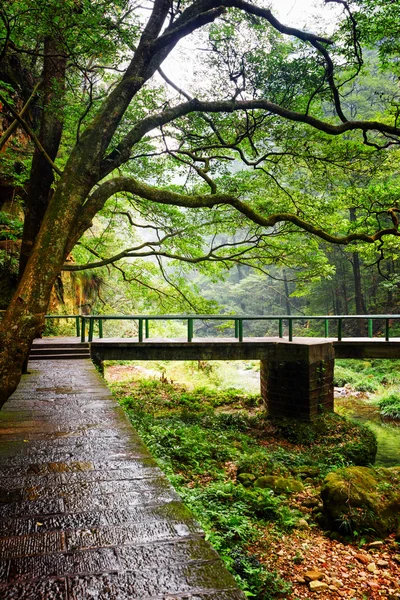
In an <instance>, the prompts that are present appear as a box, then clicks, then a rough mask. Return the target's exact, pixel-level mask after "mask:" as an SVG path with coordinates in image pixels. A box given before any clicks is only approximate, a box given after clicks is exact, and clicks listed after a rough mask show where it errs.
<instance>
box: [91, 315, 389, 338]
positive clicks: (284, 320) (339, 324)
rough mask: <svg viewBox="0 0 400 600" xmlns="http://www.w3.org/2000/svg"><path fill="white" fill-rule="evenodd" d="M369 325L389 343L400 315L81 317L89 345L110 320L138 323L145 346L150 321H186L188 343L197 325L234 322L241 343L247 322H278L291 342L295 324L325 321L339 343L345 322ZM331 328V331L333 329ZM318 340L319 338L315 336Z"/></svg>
mask: <svg viewBox="0 0 400 600" xmlns="http://www.w3.org/2000/svg"><path fill="white" fill-rule="evenodd" d="M360 319H361V320H363V321H367V330H368V337H369V338H372V337H373V322H374V321H376V320H381V321H383V322H384V329H385V341H387V342H388V341H389V340H390V322H391V321H393V320H399V319H400V315H312V316H292V315H277V316H275V315H269V316H265V315H196V314H192V315H85V316H82V317H81V320H82V323H81V341H82V342H84V341H85V340H86V327H87V329H88V341H89V342H91V341H92V340H93V337H94V327H95V323H96V321H97V322H98V334H99V338H103V321H108V320H121V321H122V320H123V321H126V320H129V321H136V322H137V324H138V341H139V342H143V340H144V339H148V338H149V332H150V321H186V324H187V341H188V342H192V340H193V337H194V323H195V321H230V322H232V323H233V325H234V331H235V333H234V335H235V338H236V339H237V340H238V341H239V342H243V326H244V323H245V322H247V321H278V336H279V338H283V337H284V334H283V333H284V326H285V325H286V326H287V333H288V340H289V342H292V341H293V337H294V335H293V328H294V324H295V322H299V321H303V322H306V321H313V320H314V321H316V320H319V321H323V323H324V336H325V338H329V337H334V338H336V339H337V340H338V341H341V340H342V338H343V332H344V322H345V321H351V320H360ZM335 321H336V327H335V335H333V336H332V335H331V336H330V335H329V333H330V330H331V331H332V323H333V324H335V323H334V322H335ZM330 325H331V327H330ZM313 337H318V336H313Z"/></svg>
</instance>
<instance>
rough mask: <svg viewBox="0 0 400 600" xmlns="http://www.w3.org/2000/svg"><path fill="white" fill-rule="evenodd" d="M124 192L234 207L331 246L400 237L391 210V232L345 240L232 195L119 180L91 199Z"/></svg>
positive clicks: (197, 204) (198, 205) (254, 219)
mask: <svg viewBox="0 0 400 600" xmlns="http://www.w3.org/2000/svg"><path fill="white" fill-rule="evenodd" d="M121 192H130V193H131V194H134V195H136V196H139V197H140V198H145V199H147V200H150V201H152V202H156V203H158V204H167V205H172V206H182V207H186V208H213V207H215V206H218V205H226V206H232V207H233V208H235V209H236V210H237V211H239V212H240V213H241V214H243V215H244V216H245V217H247V218H248V219H249V220H250V221H252V222H253V223H256V224H257V225H261V226H262V227H274V226H275V225H277V224H278V223H292V224H293V225H295V226H296V227H299V228H300V229H302V230H303V231H306V232H308V233H311V234H312V235H315V236H317V237H319V238H321V239H323V240H325V241H327V242H329V243H332V244H344V245H346V244H349V243H351V242H356V241H363V242H367V243H373V242H376V241H377V240H381V239H382V237H383V236H385V235H394V236H399V235H400V233H399V230H398V221H397V216H396V214H395V213H396V212H398V211H397V209H390V210H389V211H387V212H388V214H389V215H390V217H391V219H392V223H393V227H391V228H385V229H380V230H379V231H376V232H375V233H373V234H370V235H368V234H366V233H350V234H348V235H345V236H336V235H332V234H330V233H328V232H327V231H324V230H323V229H321V228H319V227H317V226H315V225H313V224H311V223H309V222H308V221H306V220H305V219H302V218H300V217H299V216H298V215H295V214H292V213H286V212H282V213H275V214H272V215H269V216H263V215H261V214H260V213H258V212H256V211H255V210H254V209H252V208H251V206H249V204H247V203H245V202H243V201H242V200H240V199H239V198H236V197H235V196H232V195H230V194H222V193H216V194H212V195H209V194H197V195H189V194H179V193H176V192H171V191H169V190H163V189H160V188H156V187H154V186H150V185H147V184H145V183H142V182H139V181H138V180H136V179H134V178H129V177H118V178H116V179H112V180H109V181H106V182H105V183H103V184H102V185H101V186H100V187H99V188H98V189H97V190H96V191H95V192H94V193H93V195H92V197H94V196H96V199H97V201H98V202H101V203H102V205H104V203H105V202H106V201H107V199H108V198H110V197H111V196H113V195H114V194H117V193H121Z"/></svg>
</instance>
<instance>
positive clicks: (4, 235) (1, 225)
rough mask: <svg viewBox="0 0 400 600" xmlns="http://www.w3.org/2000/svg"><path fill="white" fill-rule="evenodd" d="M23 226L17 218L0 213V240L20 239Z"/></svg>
mask: <svg viewBox="0 0 400 600" xmlns="http://www.w3.org/2000/svg"><path fill="white" fill-rule="evenodd" d="M23 226H24V224H23V221H21V219H19V218H18V217H16V216H14V215H10V214H9V213H6V212H4V211H0V240H12V241H15V240H19V239H21V237H22V229H23Z"/></svg>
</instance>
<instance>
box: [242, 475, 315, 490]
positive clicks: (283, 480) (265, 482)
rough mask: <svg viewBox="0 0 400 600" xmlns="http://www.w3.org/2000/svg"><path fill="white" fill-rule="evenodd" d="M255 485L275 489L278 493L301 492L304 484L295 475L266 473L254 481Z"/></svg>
mask: <svg viewBox="0 0 400 600" xmlns="http://www.w3.org/2000/svg"><path fill="white" fill-rule="evenodd" d="M254 487H256V488H261V489H265V488H268V489H270V490H273V491H274V492H275V493H277V494H292V493H293V492H301V491H302V490H303V489H304V488H303V484H302V483H301V481H299V480H298V479H294V478H293V477H279V476H278V477H277V476H274V475H265V476H264V477H259V478H258V479H256V480H255V482H254Z"/></svg>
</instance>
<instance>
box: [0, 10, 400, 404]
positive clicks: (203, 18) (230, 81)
mask: <svg viewBox="0 0 400 600" xmlns="http://www.w3.org/2000/svg"><path fill="white" fill-rule="evenodd" d="M331 5H333V6H334V7H335V8H337V5H339V8H341V9H342V10H343V14H342V16H341V17H340V18H338V27H337V30H336V31H335V32H334V33H333V34H330V35H327V34H325V33H324V32H318V31H317V32H315V33H311V32H308V31H304V30H301V29H297V28H295V27H291V26H286V25H285V24H283V23H281V22H280V21H279V20H278V19H277V18H276V17H275V16H274V14H273V12H272V11H271V10H270V9H268V8H265V7H264V6H263V3H261V2H259V3H258V2H246V1H244V0H223V1H218V2H216V1H215V0H194V1H184V2H181V1H178V2H174V1H171V0H154V1H152V2H146V3H145V4H143V5H135V4H134V3H132V2H131V1H130V0H118V1H113V2H103V1H102V0H96V1H93V0H78V1H77V0H67V1H66V2H63V3H62V4H60V3H58V2H53V1H51V2H43V1H42V0H34V1H32V0H29V2H21V1H20V0H18V2H17V1H15V0H7V1H6V2H5V3H4V4H3V6H2V8H1V10H0V21H1V22H0V26H1V30H0V43H1V47H0V85H1V90H0V102H1V115H2V122H3V124H4V127H3V133H2V135H1V138H0V147H1V148H3V156H4V157H5V168H4V172H5V177H6V180H7V181H14V183H15V182H17V184H19V185H20V186H21V187H22V188H23V187H24V184H25V182H26V198H25V199H24V202H25V219H24V232H23V239H22V250H21V260H20V269H19V286H18V289H17V291H16V293H15V296H14V298H13V300H12V302H11V303H10V306H9V308H8V310H7V313H6V315H5V317H4V319H3V322H2V324H1V329H0V340H1V342H2V344H1V348H0V379H1V381H2V390H3V391H2V392H1V394H2V395H1V402H4V401H5V399H6V398H7V397H8V395H9V394H10V392H11V391H12V390H13V389H15V386H16V385H17V383H18V380H19V375H20V372H21V368H22V364H23V361H24V359H25V358H26V356H27V354H28V352H29V347H30V343H31V341H32V339H33V338H34V336H35V335H36V334H37V333H38V332H40V330H41V328H42V327H43V318H44V314H45V312H46V309H47V305H48V302H49V297H50V292H51V288H52V286H53V284H54V281H55V279H56V277H57V275H58V274H59V272H60V270H61V269H63V268H64V269H71V268H75V269H76V268H80V267H79V266H76V265H75V266H74V265H72V266H71V265H69V266H68V264H65V260H66V258H67V256H68V254H69V253H70V252H71V251H72V249H73V248H74V247H75V246H76V244H77V243H78V242H79V241H80V240H81V244H82V243H83V244H85V245H86V247H87V248H88V252H89V253H91V255H92V256H93V260H92V261H89V264H90V266H91V267H95V266H99V264H107V261H108V262H111V261H115V260H116V257H115V255H114V256H110V257H106V256H103V254H102V253H99V252H98V251H97V250H96V248H93V247H90V244H89V245H88V244H87V243H86V242H84V241H83V242H82V236H83V235H84V234H85V232H87V231H88V230H89V229H90V227H91V226H92V223H93V219H94V218H95V217H96V215H97V214H99V212H100V211H102V210H105V211H113V212H114V213H120V214H119V216H120V217H122V216H124V217H125V218H126V219H127V220H128V221H129V223H130V225H131V226H132V227H133V229H135V228H136V225H137V224H136V223H135V219H136V218H137V217H139V220H140V226H143V223H144V221H145V220H146V219H148V218H149V217H151V218H153V219H155V220H156V223H158V226H157V225H156V227H155V229H154V230H153V235H152V236H150V237H149V238H148V239H147V240H146V243H144V245H142V247H140V246H141V244H139V243H136V242H135V243H134V244H133V245H132V246H130V247H129V248H128V247H127V248H125V249H123V250H122V251H119V252H116V255H118V254H123V255H125V256H139V257H140V256H141V254H142V255H143V254H144V253H146V252H150V253H152V254H153V255H156V256H157V255H158V256H165V257H167V258H179V259H182V260H184V261H186V262H187V263H191V264H200V263H202V262H205V261H214V262H215V263H221V264H224V262H226V261H230V260H233V261H246V262H247V263H248V264H251V265H255V266H257V267H262V265H263V264H265V263H266V262H268V261H270V262H274V260H278V259H279V257H280V258H281V259H282V260H283V262H284V260H285V257H287V256H289V255H290V253H292V255H293V256H295V254H296V253H295V252H293V250H292V246H293V239H294V238H295V237H296V236H297V237H298V238H300V239H301V240H305V241H304V252H306V248H308V249H309V251H310V252H311V253H312V252H313V244H314V242H313V239H318V240H323V241H324V242H327V243H333V244H338V245H344V246H347V245H349V244H352V243H361V244H366V245H370V246H371V247H374V248H375V251H376V250H378V251H382V247H383V245H384V244H385V243H387V240H388V239H393V240H396V243H395V244H393V243H392V245H391V251H393V250H394V249H396V247H397V238H398V236H399V232H398V214H399V212H400V208H399V207H398V192H397V189H398V188H397V186H396V185H395V184H396V183H397V177H398V175H397V173H398V166H397V161H398V152H397V146H398V144H399V139H400V138H399V136H400V127H399V125H398V111H399V92H398V85H397V84H398V63H397V51H398V27H397V26H396V25H395V23H396V22H397V25H398V15H397V14H395V13H396V11H395V9H393V7H392V6H388V5H387V3H386V2H381V1H380V0H368V1H366V2H364V0H363V1H361V0H354V2H349V3H347V2H345V1H342V0H326V2H325V4H324V10H329V9H330V8H331ZM396 20H397V21H396ZM367 45H368V46H369V47H370V48H371V53H372V54H371V57H372V58H373V56H375V59H374V60H372V59H371V60H369V61H367V60H364V54H365V53H364V54H363V50H362V48H363V46H364V47H365V46H367ZM376 49H378V56H377V57H376ZM374 52H375V54H374ZM173 57H176V58H174V59H173ZM178 58H179V61H180V63H179V64H180V65H181V66H180V67H179V71H177V72H176V73H175V74H171V71H173V65H174V64H177V63H174V62H172V60H176V61H178ZM171 65H172V66H171ZM379 69H385V73H386V75H385V76H386V78H387V81H388V82H389V83H388V85H386V86H384V87H383V88H382V86H381V85H380V84H378V85H379V87H378V88H377V89H372V85H371V78H373V77H375V78H376V81H375V83H376V82H377V81H379V80H380V77H379V76H378V73H379ZM362 86H367V87H368V89H369V90H371V100H370V101H369V102H368V110H367V109H366V107H365V106H364V107H361V104H362V103H361V101H360V89H362ZM363 98H365V96H363ZM27 145H28V146H30V145H32V146H33V147H34V151H33V158H32V160H31V159H30V153H29V152H28V153H27V152H26V146H27ZM7 178H8V179H7ZM110 202H112V203H114V208H112V205H111V204H110ZM127 202H129V203H130V205H131V207H133V209H134V210H133V212H130V210H129V209H128V210H127V207H126V203H127ZM121 209H122V210H121ZM349 211H350V212H349ZM123 213H124V215H123ZM233 234H235V237H234V238H230V237H229V236H232V235H233ZM205 239H206V240H208V243H207V244H205V243H204V240H205ZM210 240H211V241H210ZM307 245H309V246H307ZM299 247H301V244H300V245H299ZM96 253H97V256H96ZM297 254H299V253H297ZM297 258H298V260H300V259H301V255H300V256H298V257H297Z"/></svg>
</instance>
